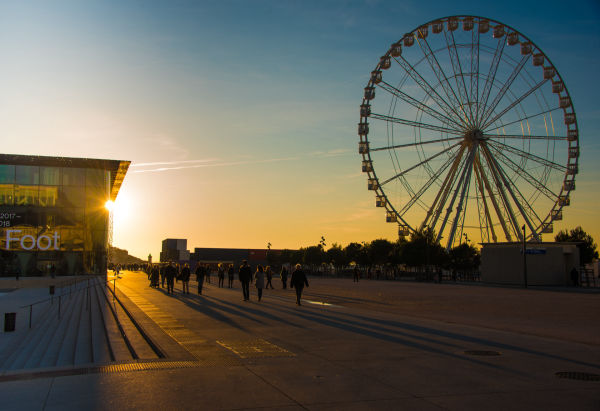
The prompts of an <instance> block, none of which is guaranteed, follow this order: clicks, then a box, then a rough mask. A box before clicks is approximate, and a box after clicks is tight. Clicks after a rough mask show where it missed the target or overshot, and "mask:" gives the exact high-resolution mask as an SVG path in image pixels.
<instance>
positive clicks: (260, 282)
mask: <svg viewBox="0 0 600 411" xmlns="http://www.w3.org/2000/svg"><path fill="white" fill-rule="evenodd" d="M254 285H255V286H256V292H257V293H258V301H260V300H261V299H262V293H263V288H265V272H264V270H263V267H262V265H260V264H259V265H258V266H257V267H256V272H255V273H254Z"/></svg>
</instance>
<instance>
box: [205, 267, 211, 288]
mask: <svg viewBox="0 0 600 411" xmlns="http://www.w3.org/2000/svg"><path fill="white" fill-rule="evenodd" d="M205 267H206V282H207V283H209V284H210V264H206V266H205Z"/></svg>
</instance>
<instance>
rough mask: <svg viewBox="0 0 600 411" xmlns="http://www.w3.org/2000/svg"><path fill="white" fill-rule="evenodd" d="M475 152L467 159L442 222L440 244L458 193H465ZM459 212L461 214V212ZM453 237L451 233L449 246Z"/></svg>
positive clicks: (439, 236)
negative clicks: (467, 177)
mask: <svg viewBox="0 0 600 411" xmlns="http://www.w3.org/2000/svg"><path fill="white" fill-rule="evenodd" d="M475 152H476V150H471V152H470V153H469V156H468V157H467V159H466V161H465V164H464V165H463V169H462V173H461V175H460V177H459V179H458V182H457V184H456V188H455V189H454V194H453V195H452V200H450V204H449V205H448V208H447V209H446V215H445V216H444V219H443V220H442V225H441V226H440V231H439V232H438V235H437V239H436V241H438V242H439V241H440V240H441V238H442V233H443V232H444V228H446V224H447V223H448V218H449V217H450V214H451V213H452V210H453V207H454V203H455V202H456V198H457V197H458V192H459V191H460V190H461V188H463V190H462V191H463V192H464V186H465V185H466V183H467V180H466V176H467V174H468V170H469V168H470V165H471V164H472V161H473V156H474V155H475ZM459 212H460V210H459ZM453 237H454V233H453V232H451V235H450V236H449V237H448V244H452V240H453Z"/></svg>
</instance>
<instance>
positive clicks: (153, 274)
mask: <svg viewBox="0 0 600 411" xmlns="http://www.w3.org/2000/svg"><path fill="white" fill-rule="evenodd" d="M159 276H160V270H159V269H158V264H155V265H154V266H153V267H152V269H151V270H150V286H151V287H154V288H158V286H159V284H158V280H159Z"/></svg>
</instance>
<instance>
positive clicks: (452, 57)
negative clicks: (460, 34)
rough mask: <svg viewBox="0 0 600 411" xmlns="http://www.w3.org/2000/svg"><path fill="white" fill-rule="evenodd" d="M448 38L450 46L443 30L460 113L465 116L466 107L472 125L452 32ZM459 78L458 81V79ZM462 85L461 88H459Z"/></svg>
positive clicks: (471, 115)
mask: <svg viewBox="0 0 600 411" xmlns="http://www.w3.org/2000/svg"><path fill="white" fill-rule="evenodd" d="M450 37H451V39H452V45H450V42H449V41H448V40H449V39H448V31H446V30H444V38H445V39H446V45H447V46H448V54H449V55H450V63H451V66H452V71H453V72H454V81H455V82H456V88H457V90H458V96H459V97H460V102H461V108H462V111H463V112H464V113H465V115H466V114H467V113H466V112H465V110H464V108H463V107H464V106H465V105H467V107H468V108H469V115H468V118H469V123H470V124H473V121H474V118H473V110H472V108H471V102H470V100H469V93H468V92H467V84H466V83H465V74H464V72H463V70H462V65H461V64H460V58H459V57H458V50H457V49H456V41H455V39H454V32H453V31H451V32H450ZM459 76H460V81H459V79H458V77H459ZM461 85H462V87H461Z"/></svg>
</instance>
